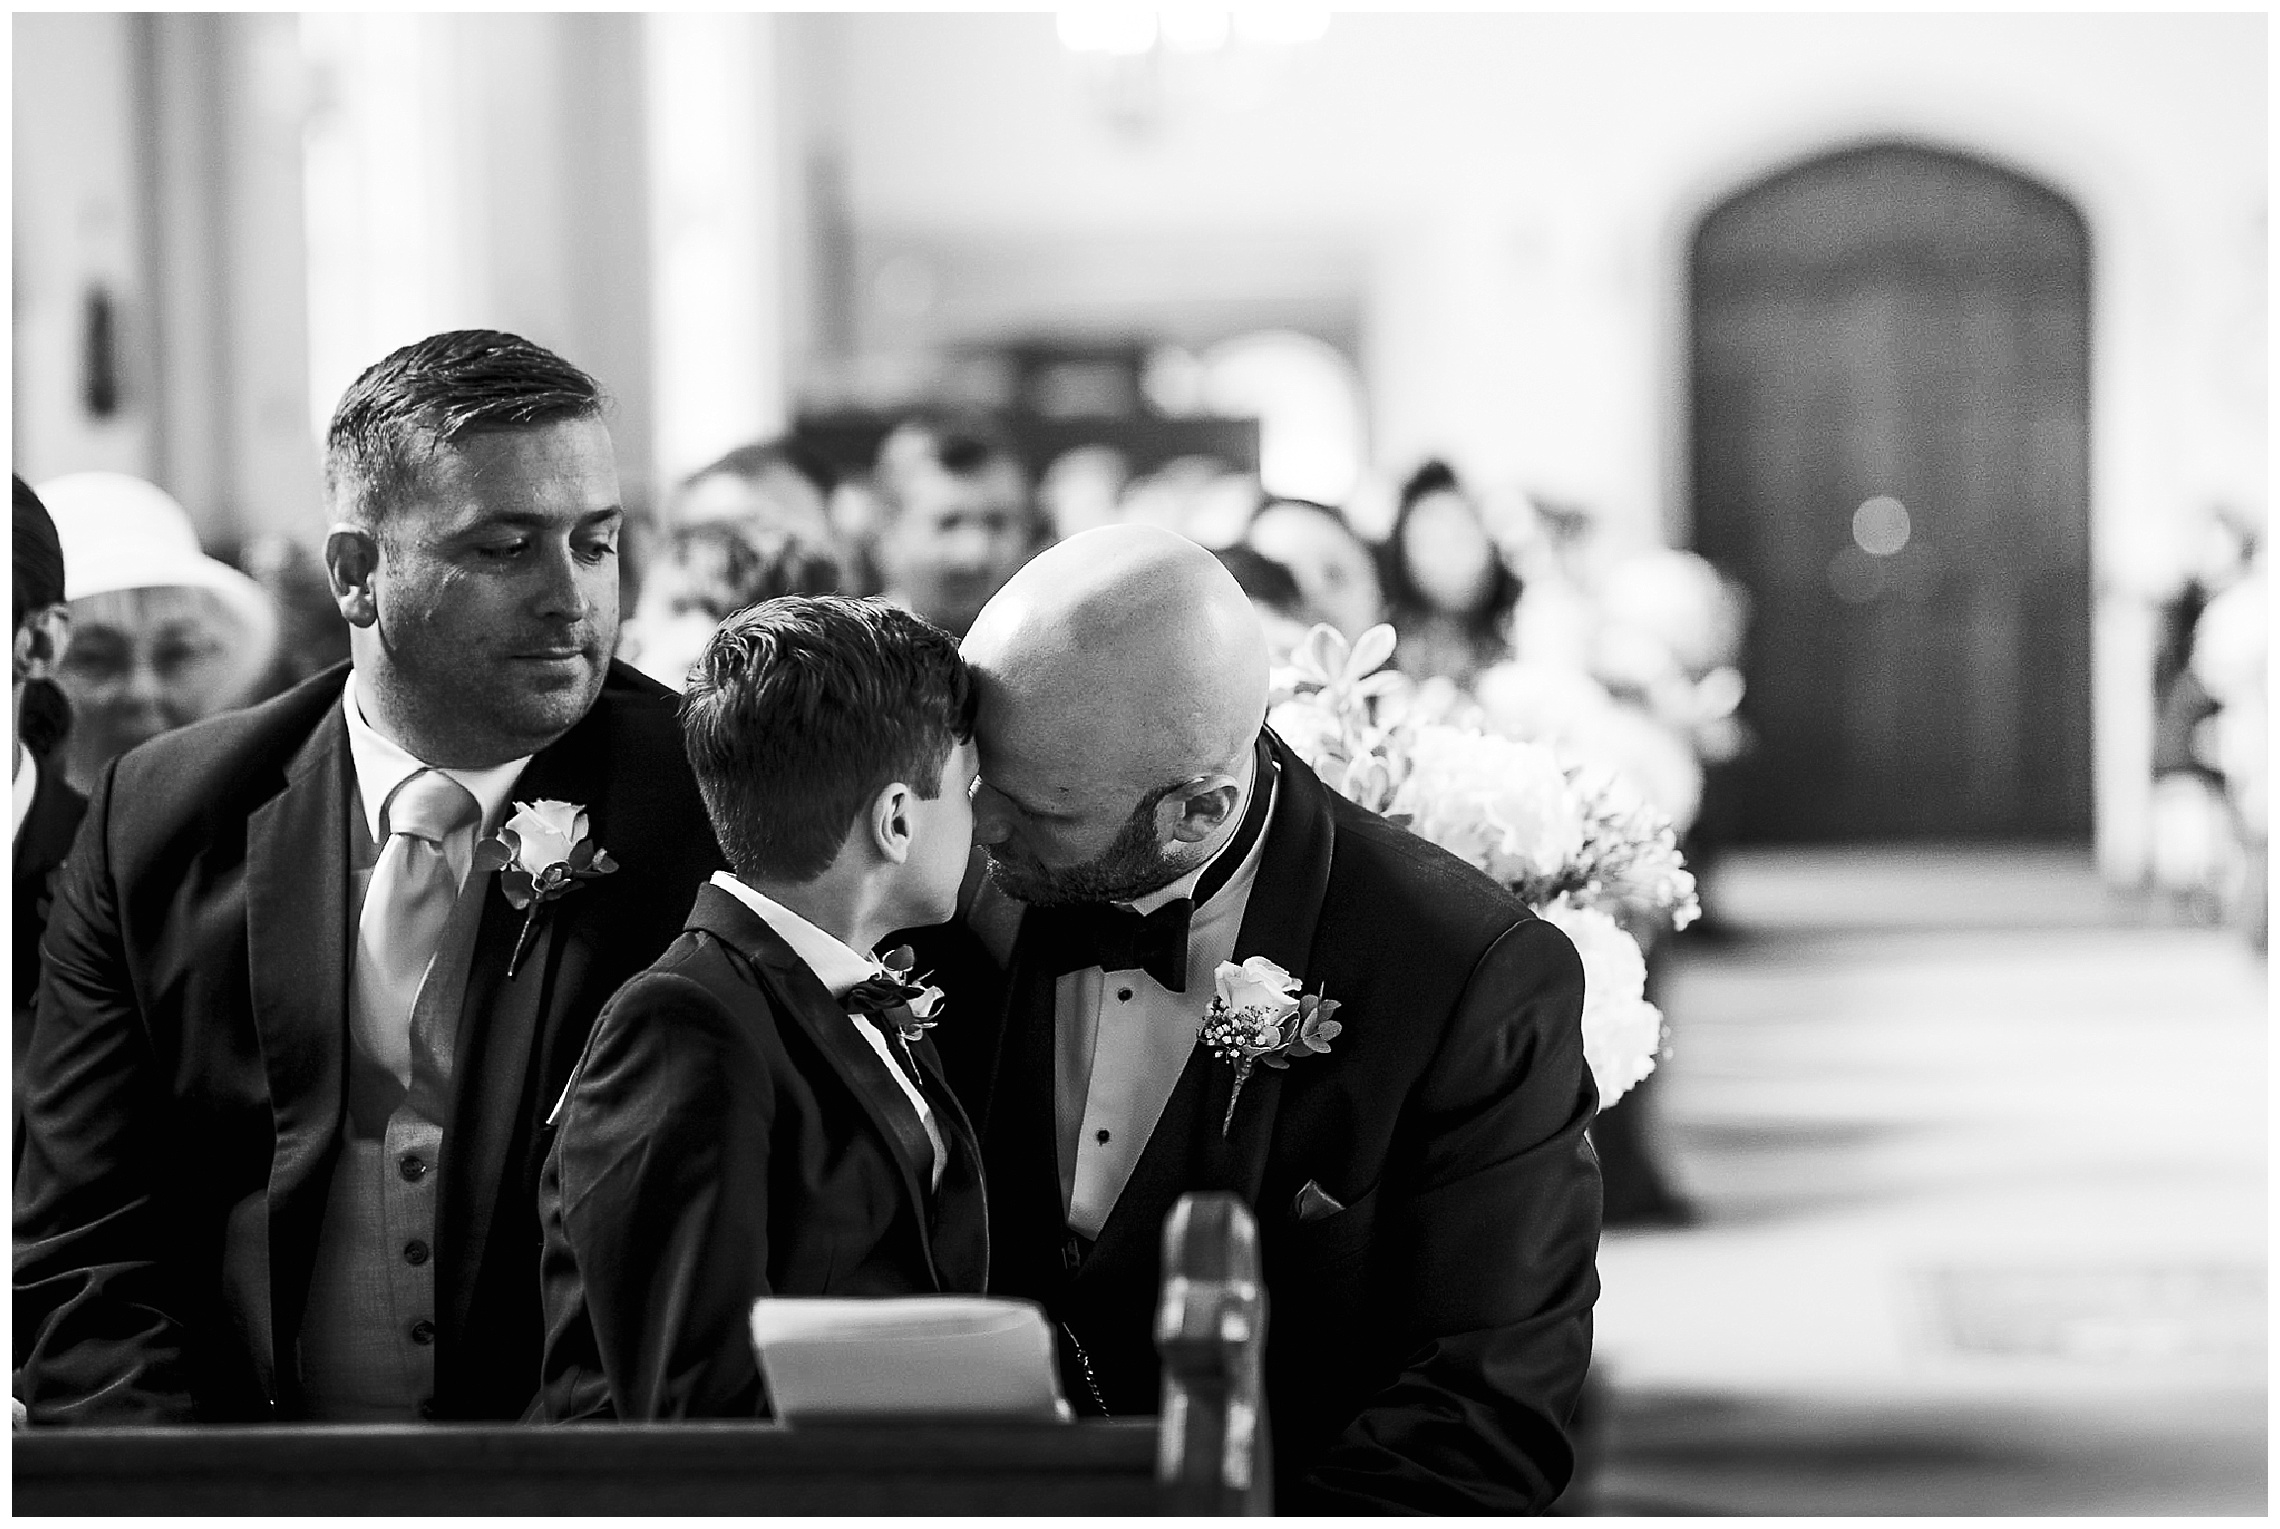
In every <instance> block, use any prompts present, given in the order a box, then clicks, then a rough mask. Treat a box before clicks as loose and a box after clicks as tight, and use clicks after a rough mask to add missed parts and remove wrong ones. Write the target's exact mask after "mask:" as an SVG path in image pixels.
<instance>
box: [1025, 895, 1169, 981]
mask: <svg viewBox="0 0 2280 1529" xmlns="http://www.w3.org/2000/svg"><path fill="white" fill-rule="evenodd" d="M1194 908H1195V904H1194V903H1192V902H1190V901H1189V900H1188V899H1186V898H1184V897H1175V898H1173V899H1172V900H1171V901H1170V902H1168V903H1166V904H1164V906H1162V907H1161V908H1158V909H1157V910H1156V911H1155V912H1153V913H1150V914H1145V915H1143V914H1138V913H1134V912H1132V911H1131V910H1130V909H1128V908H1119V907H1117V906H1116V905H1115V904H1114V903H1066V904H1062V905H1061V906H1058V907H1049V908H1032V909H1030V910H1029V913H1028V916H1027V918H1026V919H1025V921H1024V922H1025V925H1028V926H1033V927H1028V928H1025V929H1024V934H1025V935H1027V936H1028V937H1029V938H1031V939H1033V940H1034V941H1035V945H1034V947H1033V948H1034V949H1035V950H1036V952H1037V956H1038V959H1039V961H1040V962H1042V963H1043V965H1044V967H1045V969H1046V970H1047V971H1049V972H1050V973H1052V974H1053V975H1054V976H1056V977H1057V976H1059V975H1060V974H1061V973H1063V972H1074V971H1082V970H1084V969H1085V968H1086V967H1088V966H1097V967H1099V968H1100V969H1101V970H1102V971H1104V972H1125V971H1143V972H1146V973H1147V974H1148V975H1149V976H1151V977H1153V978H1155V979H1156V980H1157V981H1158V982H1160V983H1162V984H1163V985H1164V986H1165V987H1167V988H1170V989H1171V990H1172V991H1173V992H1175V993H1184V992H1186V991H1187V940H1188V915H1189V914H1190V913H1191V912H1192V911H1193V910H1194Z"/></svg>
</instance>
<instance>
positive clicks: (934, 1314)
mask: <svg viewBox="0 0 2280 1529" xmlns="http://www.w3.org/2000/svg"><path fill="white" fill-rule="evenodd" d="M752 1346H753V1348H754V1349H755V1350H756V1351H757V1352H758V1354H759V1356H760V1374H761V1376H762V1378H763V1379H764V1380H766V1382H767V1385H768V1398H769V1402H770V1404H771V1405H772V1407H773V1409H774V1411H775V1415H776V1417H777V1419H778V1420H779V1421H781V1422H786V1423H794V1422H799V1421H801V1420H803V1419H804V1420H817V1419H826V1418H854V1417H866V1416H874V1415H884V1414H899V1415H906V1416H910V1415H929V1414H933V1415H940V1416H944V1417H992V1418H1039V1419H1045V1420H1052V1419H1060V1420H1062V1421H1067V1420H1068V1418H1069V1416H1070V1413H1069V1405H1068V1403H1067V1402H1065V1401H1063V1400H1062V1399H1061V1383H1060V1379H1059V1376H1058V1375H1057V1373H1056V1371H1055V1368H1054V1363H1053V1334H1052V1331H1051V1329H1049V1328H1048V1327H1047V1326H1046V1325H1045V1314H1044V1312H1043V1311H1041V1310H1040V1309H1039V1308H1038V1307H1037V1305H1036V1304H1035V1303H1034V1302H1031V1301H1013V1300H1002V1299H998V1298H996V1297H992V1296H979V1295H920V1296H896V1297H888V1298H883V1299H877V1300H822V1299H802V1298H790V1297H786V1298H781V1299H779V1298H776V1297H763V1298H762V1299H760V1300H758V1301H755V1302H754V1303H753V1305H752Z"/></svg>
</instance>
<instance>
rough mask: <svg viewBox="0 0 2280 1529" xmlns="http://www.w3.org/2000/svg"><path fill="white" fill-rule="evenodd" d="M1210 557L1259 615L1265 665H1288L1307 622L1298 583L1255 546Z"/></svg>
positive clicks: (1288, 571) (1304, 605) (1304, 600)
mask: <svg viewBox="0 0 2280 1529" xmlns="http://www.w3.org/2000/svg"><path fill="white" fill-rule="evenodd" d="M1212 556H1213V557H1215V558H1217V559H1219V566H1220V567H1222V568H1224V569H1226V570H1227V571H1228V572H1229V573H1231V574H1233V575H1234V576H1235V583H1236V586H1237V587H1238V588H1240V589H1241V590H1242V591H1243V596H1244V598H1245V599H1247V600H1249V601H1250V602H1251V609H1252V610H1254V611H1257V612H1258V613H1259V625H1260V626H1261V627H1262V628H1263V629H1264V630H1265V631H1266V634H1267V663H1268V665H1269V667H1272V668H1280V667H1281V666H1282V665H1284V664H1286V663H1288V662H1290V654H1291V650H1292V649H1293V648H1295V647H1297V646H1298V645H1299V643H1300V642H1302V641H1304V640H1305V637H1306V629H1307V627H1308V626H1309V625H1311V623H1310V622H1309V621H1308V620H1307V619H1306V597H1305V596H1304V595H1301V594H1300V593H1299V592H1298V580H1297V579H1295V578H1293V577H1291V572H1290V570H1289V569H1288V568H1285V567H1284V566H1283V565H1282V564H1280V563H1278V562H1276V561H1275V560H1274V559H1273V558H1271V557H1268V556H1267V555H1266V554H1265V553H1263V552H1261V551H1259V550H1258V549H1257V548H1256V547H1244V546H1235V547H1221V548H1220V549H1219V550H1217V551H1216V552H1214V553H1212Z"/></svg>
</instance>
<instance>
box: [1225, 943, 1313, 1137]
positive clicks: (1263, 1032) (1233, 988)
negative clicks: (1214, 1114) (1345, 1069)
mask: <svg viewBox="0 0 2280 1529" xmlns="http://www.w3.org/2000/svg"><path fill="white" fill-rule="evenodd" d="M1214 981H1215V983H1216V984H1217V986H1218V989H1219V991H1218V992H1217V993H1216V994H1215V995H1214V996H1213V997H1212V1000H1211V1007H1210V1008H1209V1009H1208V1010H1206V1011H1205V1013H1204V1017H1203V1034H1202V1036H1201V1037H1200V1039H1201V1040H1202V1042H1203V1045H1204V1049H1206V1050H1207V1051H1209V1052H1210V1053H1211V1054H1212V1055H1213V1056H1215V1057H1217V1058H1219V1059H1220V1060H1221V1061H1223V1062H1228V1063H1231V1064H1233V1066H1234V1068H1235V1086H1234V1087H1233V1088H1231V1089H1229V1090H1228V1092H1227V1113H1226V1115H1225V1116H1223V1117H1222V1118H1221V1119H1220V1122H1219V1134H1220V1135H1221V1136H1225V1135H1226V1134H1227V1133H1228V1132H1229V1131H1230V1130H1232V1129H1233V1128H1234V1125H1235V1103H1236V1101H1237V1100H1239V1099H1241V1098H1242V1097H1243V1085H1244V1083H1246V1082H1247V1081H1249V1079H1250V1076H1251V1072H1252V1070H1253V1069H1254V1068H1255V1067H1257V1066H1258V1065H1259V1064H1260V1063H1262V1062H1264V1063H1265V1064H1266V1065H1267V1066H1269V1067H1288V1066H1289V1065H1290V1063H1291V1058H1293V1057H1303V1056H1328V1055H1329V1054H1330V1043H1331V1042H1332V1041H1334V1040H1336V1039H1337V1038H1338V1032H1339V1031H1340V1030H1342V1029H1344V1028H1345V1027H1344V1026H1343V1025H1341V1024H1339V1023H1338V1021H1337V1020H1335V1019H1332V1018H1331V1017H1330V1016H1331V1015H1333V1014H1335V1013H1337V1012H1338V1000H1337V999H1335V998H1325V997H1323V996H1322V995H1321V994H1320V993H1301V992H1300V991H1299V990H1298V979H1297V978H1296V977H1293V976H1292V975H1291V974H1290V973H1289V972H1286V971H1284V970H1283V969H1282V968H1281V967H1279V966H1277V965H1276V964H1275V963H1274V962H1272V961H1270V960H1268V959H1267V958H1266V957H1265V956H1253V957H1251V958H1250V959H1249V960H1247V961H1245V962H1243V963H1242V964H1241V965H1237V964H1236V963H1235V962H1233V961H1222V962H1220V963H1219V970H1218V972H1217V973H1215V974H1214Z"/></svg>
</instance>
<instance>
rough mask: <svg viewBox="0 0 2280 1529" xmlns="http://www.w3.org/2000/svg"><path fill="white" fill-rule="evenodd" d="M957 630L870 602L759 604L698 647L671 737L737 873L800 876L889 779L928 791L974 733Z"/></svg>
mask: <svg viewBox="0 0 2280 1529" xmlns="http://www.w3.org/2000/svg"><path fill="white" fill-rule="evenodd" d="M974 705H975V693H974V678H973V673H972V671H971V670H969V669H968V668H967V667H966V661H965V660H964V659H963V658H961V657H960V656H959V654H958V642H957V639H956V638H954V637H952V636H951V635H950V634H949V633H948V632H945V631H943V630H942V629H941V628H940V627H938V626H935V625H933V624H932V623H930V622H927V621H923V620H921V619H920V618H918V617H917V616H914V615H912V614H910V613H909V612H908V611H905V610H902V609H901V608H899V607H897V606H893V605H889V604H887V603H886V602H885V601H883V600H855V599H849V598H847V597H845V596H841V595H810V596H791V597H787V598H785V599H780V600H770V601H767V602H766V603H764V604H761V605H756V606H754V607H752V608H751V609H750V610H747V611H742V612H739V613H738V614H736V615H734V616H732V617H730V618H729V619H728V620H727V621H726V622H724V623H723V624H722V625H721V628H720V630H719V631H717V632H715V633H714V634H713V636H712V640H711V641H710V642H708V643H706V644H705V651H704V654H703V656H702V657H700V658H699V659H698V660H697V663H696V667H695V668H694V669H693V670H691V671H690V674H689V688H688V690H687V691H686V692H685V693H684V694H683V695H682V697H681V739H682V743H683V745H684V747H685V748H686V749H687V751H688V755H689V767H690V769H691V770H692V771H694V772H695V774H696V777H697V789H698V790H699V792H701V793H702V794H703V796H704V799H705V811H706V812H707V813H708V814H709V815H710V816H711V818H712V824H713V833H714V834H715V835H716V836H717V837H718V838H719V840H720V844H721V848H722V850H723V851H724V852H725V853H726V855H727V856H728V862H729V866H730V868H731V869H733V870H734V871H735V872H736V874H737V875H738V876H740V877H742V878H744V879H745V880H746V881H758V880H774V881H788V882H805V881H812V880H814V879H815V878H816V877H818V876H820V875H822V874H823V872H824V871H825V870H826V869H827V868H828V867H829V866H830V865H831V862H832V861H833V860H834V859H835V858H836V857H837V856H838V854H839V850H840V847H841V846H842V845H843V844H845V843H846V841H847V833H848V830H849V828H850V827H852V826H853V824H854V822H855V818H856V815H857V814H858V813H860V812H861V811H862V810H863V809H864V808H865V807H867V806H869V805H870V803H871V801H872V800H873V799H874V798H875V797H877V795H878V794H879V792H880V791H881V790H883V789H884V788H885V787H886V786H888V785H889V784H891V783H892V782H895V781H898V780H899V781H903V782H905V783H907V784H908V785H910V786H911V787H912V788H913V789H914V790H916V791H917V792H918V794H919V795H920V796H922V797H926V798H929V799H931V798H932V797H933V796H934V794H935V793H936V791H937V790H938V789H939V788H940V783H941V779H942V766H943V763H944V761H945V760H947V759H948V758H949V756H950V751H951V750H952V749H953V748H955V747H956V746H957V745H958V744H960V743H963V742H966V741H967V740H969V739H971V738H972V737H973V736H974Z"/></svg>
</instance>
